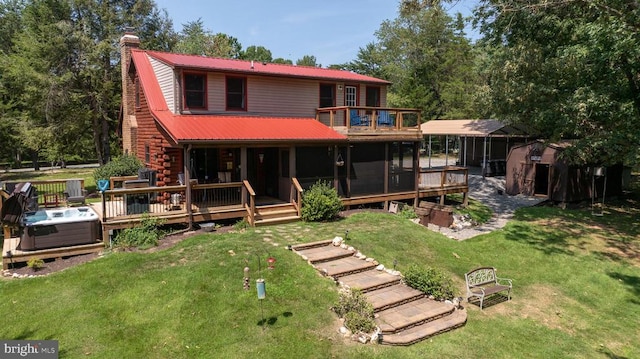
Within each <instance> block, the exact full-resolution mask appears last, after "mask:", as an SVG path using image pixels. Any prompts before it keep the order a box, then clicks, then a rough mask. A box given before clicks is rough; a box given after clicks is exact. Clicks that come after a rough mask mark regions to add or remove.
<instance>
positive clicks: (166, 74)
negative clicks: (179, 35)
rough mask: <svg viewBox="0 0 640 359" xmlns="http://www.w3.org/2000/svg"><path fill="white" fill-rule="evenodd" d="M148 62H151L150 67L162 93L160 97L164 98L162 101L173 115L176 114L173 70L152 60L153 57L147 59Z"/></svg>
mask: <svg viewBox="0 0 640 359" xmlns="http://www.w3.org/2000/svg"><path fill="white" fill-rule="evenodd" d="M149 61H150V62H151V66H152V67H153V72H154V73H155V75H156V79H158V84H159V85H160V90H161V91H162V95H163V96H164V100H165V102H166V103H167V107H169V110H170V111H171V112H173V113H176V109H177V106H176V101H175V93H176V91H175V85H174V84H175V81H174V78H175V76H174V75H173V69H172V68H171V67H170V66H168V65H166V64H164V63H162V62H160V61H158V60H156V59H154V58H153V57H149Z"/></svg>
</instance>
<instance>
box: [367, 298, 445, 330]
mask: <svg viewBox="0 0 640 359" xmlns="http://www.w3.org/2000/svg"><path fill="white" fill-rule="evenodd" d="M454 310H455V307H454V306H453V304H447V303H444V302H439V301H435V300H432V299H428V298H421V299H418V300H414V301H412V302H409V303H405V304H402V305H400V306H397V307H392V308H389V309H386V310H383V311H380V312H378V317H377V318H376V323H377V324H378V327H380V330H381V332H382V333H383V334H393V333H398V332H400V331H403V330H407V329H409V328H412V327H414V326H416V325H421V324H424V323H427V322H430V321H433V320H436V319H439V318H442V317H444V316H447V315H449V314H451V313H452V312H453V311H454Z"/></svg>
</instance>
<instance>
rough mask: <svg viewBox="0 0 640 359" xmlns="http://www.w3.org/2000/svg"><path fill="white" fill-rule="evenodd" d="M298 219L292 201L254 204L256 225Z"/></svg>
mask: <svg viewBox="0 0 640 359" xmlns="http://www.w3.org/2000/svg"><path fill="white" fill-rule="evenodd" d="M299 220H300V216H298V211H297V210H296V207H295V206H294V205H293V204H292V203H279V204H270V205H262V206H256V214H255V225H256V226H266V225H273V224H282V223H289V222H296V221H299Z"/></svg>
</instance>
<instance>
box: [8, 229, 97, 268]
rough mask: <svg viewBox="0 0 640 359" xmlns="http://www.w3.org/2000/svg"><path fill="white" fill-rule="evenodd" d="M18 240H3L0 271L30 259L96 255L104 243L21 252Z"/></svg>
mask: <svg viewBox="0 0 640 359" xmlns="http://www.w3.org/2000/svg"><path fill="white" fill-rule="evenodd" d="M18 243H20V238H18V237H12V238H9V239H5V240H4V244H3V246H2V269H9V266H10V265H11V264H12V263H14V264H15V263H26V262H28V261H29V260H30V259H32V258H40V259H50V258H62V257H70V256H77V255H81V254H90V253H97V252H100V251H103V250H104V243H103V242H102V241H101V240H98V239H96V242H95V243H91V244H81V245H76V246H67V247H58V248H49V249H39V250H34V251H22V250H19V249H17V248H18Z"/></svg>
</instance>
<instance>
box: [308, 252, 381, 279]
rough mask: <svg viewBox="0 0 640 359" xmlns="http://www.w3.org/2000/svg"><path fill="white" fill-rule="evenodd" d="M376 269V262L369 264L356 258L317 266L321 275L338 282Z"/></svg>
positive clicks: (347, 258) (342, 259)
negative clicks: (350, 275) (352, 275)
mask: <svg viewBox="0 0 640 359" xmlns="http://www.w3.org/2000/svg"><path fill="white" fill-rule="evenodd" d="M375 267H376V264H375V263H374V262H367V261H365V260H363V259H358V258H356V257H353V256H351V257H346V258H341V259H338V260H334V261H330V262H322V263H318V265H316V268H317V269H318V271H320V273H322V274H324V275H326V276H330V277H333V279H335V280H337V279H338V278H340V277H343V276H345V275H349V274H354V273H360V272H363V271H367V270H371V269H373V268H375Z"/></svg>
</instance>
